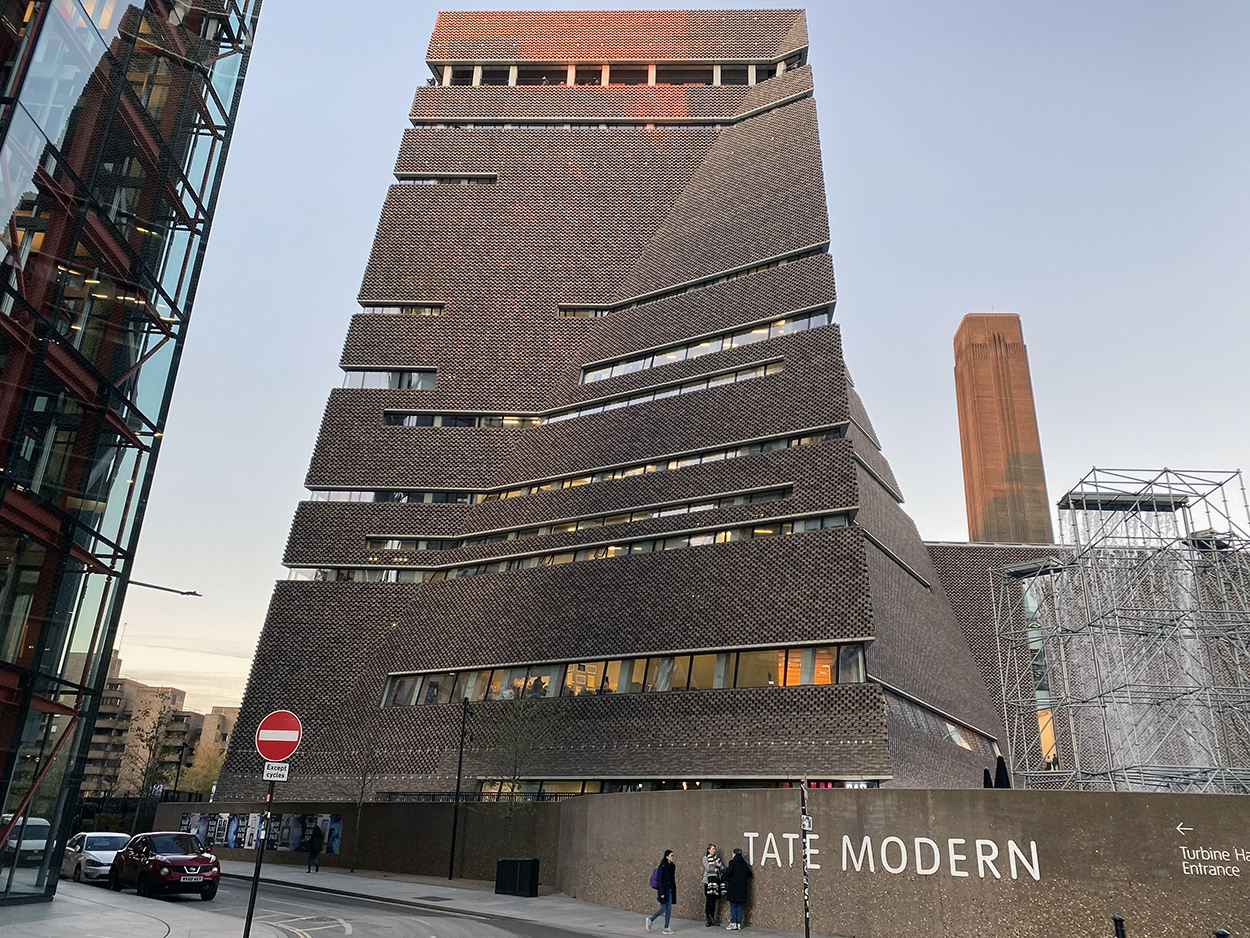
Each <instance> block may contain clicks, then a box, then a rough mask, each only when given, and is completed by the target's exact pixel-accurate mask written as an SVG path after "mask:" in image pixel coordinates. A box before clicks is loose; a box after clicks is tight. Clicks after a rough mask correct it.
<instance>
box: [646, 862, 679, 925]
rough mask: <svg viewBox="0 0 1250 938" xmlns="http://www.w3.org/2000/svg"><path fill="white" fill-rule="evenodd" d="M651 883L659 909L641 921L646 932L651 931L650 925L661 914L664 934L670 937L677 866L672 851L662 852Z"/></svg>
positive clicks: (675, 892) (675, 896)
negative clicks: (662, 855)
mask: <svg viewBox="0 0 1250 938" xmlns="http://www.w3.org/2000/svg"><path fill="white" fill-rule="evenodd" d="M651 881H652V882H653V883H654V884H655V897H656V898H657V899H658V900H659V901H660V907H659V908H658V909H656V910H655V912H653V913H652V914H651V915H648V916H647V917H646V918H645V919H643V924H644V925H645V926H646V928H647V931H651V923H652V922H654V921H655V920H656V919H657V918H659V917H660V913H661V912H663V913H664V934H666V935H671V934H672V933H673V930H672V929H671V928H669V921H670V919H671V918H672V916H673V903H674V902H676V901H677V864H676V863H674V862H673V851H671V850H665V851H664V857H663V859H661V860H660V865H659V866H657V867H656V868H655V873H654V874H653V875H652V878H651Z"/></svg>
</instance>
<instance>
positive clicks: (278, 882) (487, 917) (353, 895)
mask: <svg viewBox="0 0 1250 938" xmlns="http://www.w3.org/2000/svg"><path fill="white" fill-rule="evenodd" d="M221 878H222V879H234V880H239V881H240V882H245V883H250V882H251V881H252V877H251V876H244V875H243V874H241V873H226V872H224V871H223V872H222V873H221ZM260 881H261V882H262V883H265V884H266V885H268V886H285V887H287V888H288V889H303V890H305V891H307V892H324V893H329V894H330V895H332V896H344V897H346V898H348V899H366V900H368V901H370V902H385V903H387V904H388V905H401V906H406V907H407V908H410V909H422V910H424V911H426V912H442V913H444V914H450V915H459V916H462V917H464V918H476V919H481V920H482V921H529V919H514V918H513V917H512V916H510V915H496V914H492V913H490V912H469V911H465V910H463V909H457V908H448V907H447V906H445V905H431V904H429V903H426V902H413V901H412V900H410V899H392V898H389V897H387V896H371V895H369V894H367V893H363V892H348V891H347V890H346V889H334V888H332V887H330V886H313V885H311V884H310V885H305V884H304V883H292V882H288V881H287V880H285V879H269V878H268V877H265V876H262V877H261V878H260Z"/></svg>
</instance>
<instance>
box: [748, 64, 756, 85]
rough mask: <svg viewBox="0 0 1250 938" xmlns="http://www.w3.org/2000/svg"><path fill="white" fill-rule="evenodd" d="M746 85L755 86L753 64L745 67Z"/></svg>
mask: <svg viewBox="0 0 1250 938" xmlns="http://www.w3.org/2000/svg"><path fill="white" fill-rule="evenodd" d="M747 84H748V85H753V84H755V65H754V64H752V65H748V66H747Z"/></svg>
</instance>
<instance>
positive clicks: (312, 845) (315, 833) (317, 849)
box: [308, 824, 326, 873]
mask: <svg viewBox="0 0 1250 938" xmlns="http://www.w3.org/2000/svg"><path fill="white" fill-rule="evenodd" d="M325 842H326V835H325V831H323V830H322V829H321V825H320V824H313V829H312V833H311V834H310V835H309V837H308V872H310V873H320V872H321V863H320V862H319V860H320V857H321V848H322V846H323V845H324V844H325Z"/></svg>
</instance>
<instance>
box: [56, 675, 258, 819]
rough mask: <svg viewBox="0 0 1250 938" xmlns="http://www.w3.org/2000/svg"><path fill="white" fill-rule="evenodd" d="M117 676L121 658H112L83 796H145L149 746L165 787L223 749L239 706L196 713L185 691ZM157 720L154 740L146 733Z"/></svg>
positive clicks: (85, 769) (87, 766)
mask: <svg viewBox="0 0 1250 938" xmlns="http://www.w3.org/2000/svg"><path fill="white" fill-rule="evenodd" d="M120 672H121V660H120V659H119V658H118V657H117V656H116V655H114V656H113V658H112V660H111V661H110V662H109V675H108V680H107V681H106V682H105V685H104V696H103V697H102V699H101V701H100V710H99V716H98V718H97V719H96V725H95V732H94V733H93V734H92V737H91V744H90V748H89V749H88V751H87V760H86V763H85V765H84V768H83V782H82V788H81V792H82V794H83V795H84V796H86V797H92V796H100V795H139V794H147V792H144V791H143V788H144V787H145V786H144V775H145V769H146V768H147V766H148V762H149V760H150V758H151V753H152V752H153V748H154V747H155V748H156V749H157V753H156V755H157V757H158V758H159V762H160V768H159V770H158V771H157V772H156V774H158V775H159V776H160V780H161V783H162V784H163V785H164V787H165V788H167V789H173V788H174V786H175V783H176V782H180V781H182V780H183V779H186V778H188V773H189V772H190V770H191V769H193V768H194V767H195V764H196V762H197V760H199V759H201V758H206V757H211V753H212V752H213V750H224V749H225V748H226V747H227V745H228V744H229V742H230V734H231V733H232V732H233V731H234V722H235V719H236V718H237V717H238V714H239V708H238V707H213V709H212V711H211V712H210V713H198V712H196V711H194V710H188V709H187V708H186V707H185V702H186V696H187V695H186V691H183V690H180V689H178V688H177V687H152V686H149V685H147V684H142V683H140V682H139V681H135V680H132V679H130V678H125V677H121V676H120ZM158 722H159V723H160V724H161V725H162V727H163V729H162V730H161V732H160V733H159V735H157V736H155V737H153V736H152V735H151V733H150V730H151V728H152V727H153V726H155V725H156V724H157V723H158ZM145 738H146V742H145Z"/></svg>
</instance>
